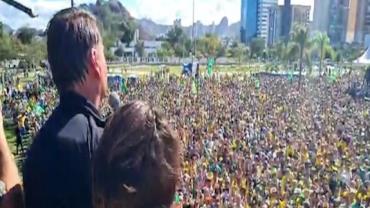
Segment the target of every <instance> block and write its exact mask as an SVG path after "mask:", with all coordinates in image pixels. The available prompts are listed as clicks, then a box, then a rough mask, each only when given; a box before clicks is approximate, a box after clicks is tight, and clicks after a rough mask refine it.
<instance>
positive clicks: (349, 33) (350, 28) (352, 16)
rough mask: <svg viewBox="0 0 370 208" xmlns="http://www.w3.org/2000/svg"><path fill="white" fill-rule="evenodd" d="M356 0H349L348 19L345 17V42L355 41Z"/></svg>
mask: <svg viewBox="0 0 370 208" xmlns="http://www.w3.org/2000/svg"><path fill="white" fill-rule="evenodd" d="M358 3H359V1H358V0H350V2H349V5H348V6H349V8H348V19H347V30H346V42H347V43H352V42H354V41H355V35H356V32H357V28H356V26H358V25H357V24H356V22H357V17H358V15H357V11H358V9H359V7H358Z"/></svg>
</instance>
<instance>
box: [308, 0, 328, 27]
mask: <svg viewBox="0 0 370 208" xmlns="http://www.w3.org/2000/svg"><path fill="white" fill-rule="evenodd" d="M329 9H330V0H324V1H323V0H315V7H314V12H313V26H312V30H313V31H314V32H315V31H317V32H322V33H327V32H328V27H329Z"/></svg>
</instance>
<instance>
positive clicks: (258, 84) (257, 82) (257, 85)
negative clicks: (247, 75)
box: [254, 79, 261, 90]
mask: <svg viewBox="0 0 370 208" xmlns="http://www.w3.org/2000/svg"><path fill="white" fill-rule="evenodd" d="M254 85H255V87H256V89H257V90H259V89H260V85H261V83H260V80H259V79H254Z"/></svg>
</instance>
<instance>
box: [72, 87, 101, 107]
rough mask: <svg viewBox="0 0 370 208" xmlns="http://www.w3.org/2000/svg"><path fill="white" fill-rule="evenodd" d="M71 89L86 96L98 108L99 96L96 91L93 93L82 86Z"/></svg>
mask: <svg viewBox="0 0 370 208" xmlns="http://www.w3.org/2000/svg"><path fill="white" fill-rule="evenodd" d="M72 91H73V92H75V93H77V94H79V95H81V96H82V97H84V98H86V99H87V100H88V101H90V102H91V103H92V104H93V105H94V106H95V108H96V109H99V106H100V104H101V98H100V95H99V94H98V93H93V92H92V91H90V90H86V89H84V88H82V87H75V88H73V89H72Z"/></svg>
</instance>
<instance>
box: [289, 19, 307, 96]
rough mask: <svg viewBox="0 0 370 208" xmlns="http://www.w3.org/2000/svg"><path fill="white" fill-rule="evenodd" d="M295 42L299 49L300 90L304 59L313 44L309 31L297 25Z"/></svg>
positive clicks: (294, 32)
mask: <svg viewBox="0 0 370 208" xmlns="http://www.w3.org/2000/svg"><path fill="white" fill-rule="evenodd" d="M293 41H294V42H295V43H296V46H297V47H298V48H299V82H298V85H299V89H300V88H301V82H302V70H303V58H304V55H305V54H306V52H307V49H308V48H310V46H311V42H310V40H309V33H308V29H307V28H306V27H304V26H301V25H296V26H295V27H294V31H293Z"/></svg>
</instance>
